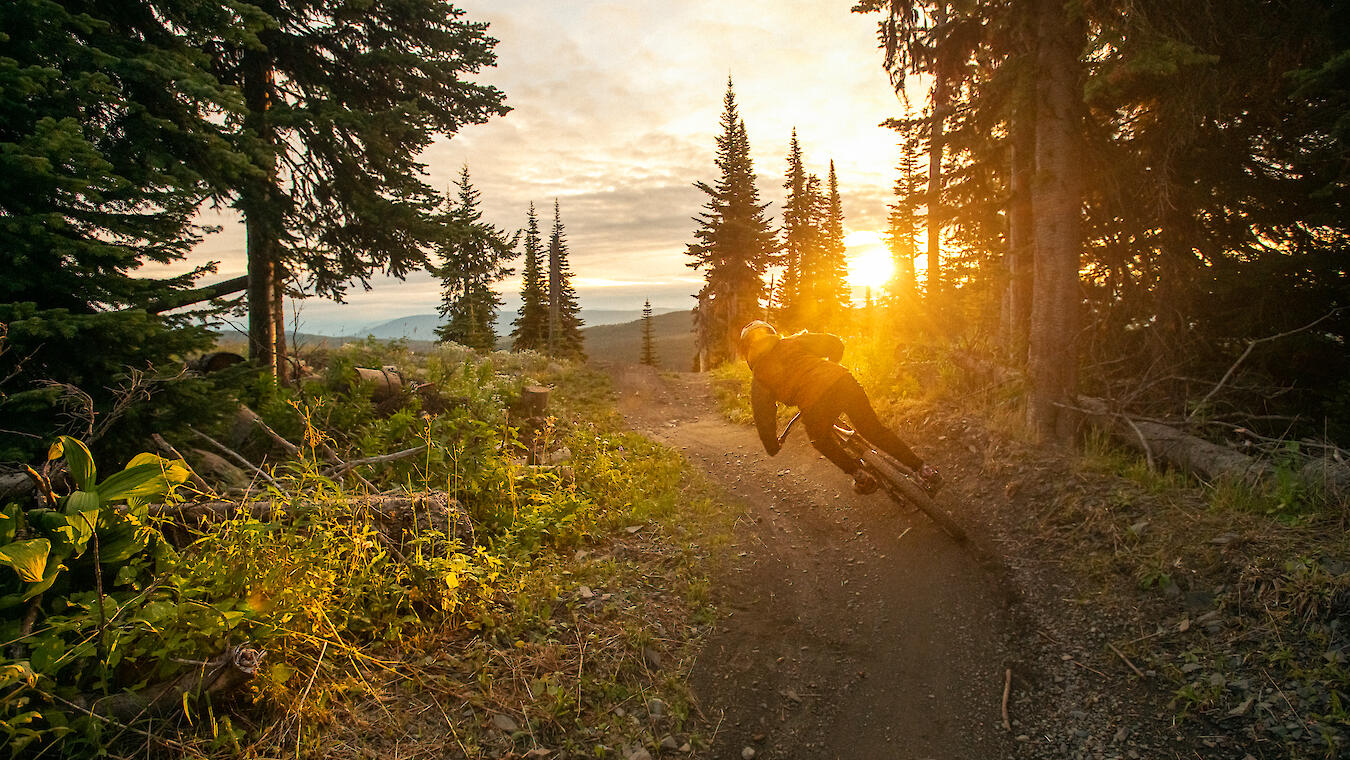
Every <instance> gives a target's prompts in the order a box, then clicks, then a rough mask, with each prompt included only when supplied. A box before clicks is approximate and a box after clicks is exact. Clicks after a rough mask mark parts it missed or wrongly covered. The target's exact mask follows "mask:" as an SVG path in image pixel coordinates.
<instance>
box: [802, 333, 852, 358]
mask: <svg viewBox="0 0 1350 760" xmlns="http://www.w3.org/2000/svg"><path fill="white" fill-rule="evenodd" d="M792 339H793V340H796V341H799V342H800V345H801V347H802V348H804V349H806V350H807V351H810V352H811V353H813V354H815V355H816V356H820V357H824V358H826V359H829V360H830V361H832V362H837V361H839V360H840V359H843V358H844V341H843V340H841V339H840V338H839V336H838V335H831V334H829V333H813V332H808V333H802V334H801V335H794V336H793V337H792Z"/></svg>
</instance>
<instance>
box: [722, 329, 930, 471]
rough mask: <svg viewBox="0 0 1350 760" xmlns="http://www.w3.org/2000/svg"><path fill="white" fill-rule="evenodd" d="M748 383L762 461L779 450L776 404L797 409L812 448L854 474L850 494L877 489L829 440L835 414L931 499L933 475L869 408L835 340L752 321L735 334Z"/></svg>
mask: <svg viewBox="0 0 1350 760" xmlns="http://www.w3.org/2000/svg"><path fill="white" fill-rule="evenodd" d="M739 348H740V353H741V356H742V357H744V358H745V361H746V363H747V364H749V365H750V370H751V371H752V372H754V380H753V381H752V382H751V383H750V407H751V409H752V410H753V411H754V415H755V428H756V429H757V430H758V431H759V439H760V441H761V442H763V444H764V450H765V451H767V452H768V453H769V456H774V455H776V454H777V453H778V451H779V449H781V448H782V444H781V442H780V441H779V440H778V414H777V411H778V404H779V403H783V404H786V405H788V406H796V407H799V408H800V409H801V418H802V424H803V425H804V426H805V427H806V434H807V436H808V437H810V439H811V445H812V446H815V447H816V450H817V451H819V452H820V453H821V454H824V455H825V458H826V459H829V460H830V461H831V462H833V463H834V464H835V465H836V466H838V467H839V469H841V470H843V471H844V472H846V473H848V474H850V475H852V476H853V490H854V491H856V492H858V493H860V494H869V493H872V492H874V491H876V490H877V486H878V483H877V481H876V478H875V477H873V476H872V475H871V473H869V472H867V471H866V470H864V469H862V465H861V463H860V462H859V461H858V460H856V459H854V458H853V457H851V456H849V454H848V453H847V452H845V451H844V449H843V448H842V447H841V446H840V445H839V441H838V440H837V439H836V438H835V437H834V430H833V428H834V422H835V420H837V419H838V418H839V415H840V414H846V415H848V419H849V422H850V423H852V425H853V428H854V429H855V430H857V431H858V433H859V434H860V435H862V437H863V438H866V439H867V440H868V441H870V442H871V443H872V444H873V445H874V446H876V447H878V448H880V449H881V450H882V451H884V452H886V453H887V454H889V455H891V456H892V457H895V458H896V459H898V460H899V461H900V462H901V463H902V464H904V465H905V466H906V467H909V468H910V469H912V470H914V472H916V473H917V474H918V481H919V486H920V487H922V488H923V489H924V490H925V491H927V492H928V493H929V494H930V495H931V494H934V493H936V492H937V490H938V488H940V487H941V485H942V476H941V475H940V474H939V473H938V471H937V470H936V469H934V468H932V467H929V466H928V465H926V464H924V463H923V460H922V459H920V458H919V457H918V456H917V455H916V454H915V453H914V452H913V451H912V450H910V448H909V446H907V445H905V442H904V441H902V440H900V438H899V437H898V436H896V434H895V433H893V432H891V431H890V429H888V428H887V427H886V426H885V425H883V424H882V423H881V420H879V419H877V413H876V412H875V411H874V410H873V409H872V404H871V402H869V401H868V400H867V393H866V392H865V391H863V388H862V386H861V385H859V384H858V381H857V380H856V379H854V377H853V375H851V374H849V371H848V370H847V369H845V368H844V367H843V366H842V365H840V364H839V360H840V359H841V358H843V356H844V342H843V341H842V340H840V339H839V336H837V335H830V334H827V333H812V332H801V333H798V334H796V335H789V336H782V335H779V334H778V331H777V330H775V329H774V328H773V325H771V324H769V323H768V322H762V321H754V322H751V323H750V324H748V325H746V326H745V328H744V329H743V330H741V338H740V343H739Z"/></svg>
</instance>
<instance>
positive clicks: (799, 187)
mask: <svg viewBox="0 0 1350 760" xmlns="http://www.w3.org/2000/svg"><path fill="white" fill-rule="evenodd" d="M783 188H784V189H785V190H787V197H786V199H785V200H784V203H783V246H782V249H781V254H780V258H779V263H781V264H782V266H783V279H782V281H781V282H780V283H779V285H778V290H779V296H778V303H779V308H778V311H777V313H776V314H775V317H776V318H777V320H778V321H779V322H780V323H781V324H780V326H781V327H784V328H787V329H793V328H796V327H797V326H798V325H799V324H800V323H801V321H802V320H801V317H802V311H803V308H804V303H803V300H804V298H803V293H802V286H803V278H802V266H803V260H804V258H805V257H806V256H807V254H808V251H809V249H810V247H811V246H812V245H814V243H815V240H814V238H815V234H814V233H815V230H814V228H813V226H812V219H811V215H812V208H811V199H810V197H809V196H808V195H807V193H806V169H805V167H804V166H803V165H802V149H801V145H800V144H799V143H798V142H797V129H796V128H795V127H794V128H793V130H792V139H791V141H790V142H789V143H788V155H787V172H786V177H785V179H784V180H783Z"/></svg>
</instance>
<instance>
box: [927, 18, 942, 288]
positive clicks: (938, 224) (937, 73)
mask: <svg viewBox="0 0 1350 760" xmlns="http://www.w3.org/2000/svg"><path fill="white" fill-rule="evenodd" d="M935 13H936V18H935V19H934V22H935V23H936V24H937V25H939V26H940V25H942V23H943V22H944V21H945V16H946V5H945V4H939V5H938V7H937V9H936V11H935ZM942 56H943V51H941V50H939V51H938V58H939V64H938V66H936V67H935V70H934V73H933V121H932V124H931V126H930V131H929V135H928V199H927V204H928V213H927V215H926V219H925V220H924V221H925V225H926V226H927V230H928V298H929V300H930V301H931V300H933V299H935V298H938V297H940V296H941V295H942V292H943V289H944V288H945V284H944V280H943V276H942V275H943V273H942V211H941V208H942V150H943V145H942V144H943V131H942V130H943V122H944V121H945V120H946V118H947V98H948V92H947V91H948V87H947V80H946V72H944V71H943V62H942V60H941V59H942Z"/></svg>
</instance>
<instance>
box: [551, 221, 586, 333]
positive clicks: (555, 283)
mask: <svg viewBox="0 0 1350 760" xmlns="http://www.w3.org/2000/svg"><path fill="white" fill-rule="evenodd" d="M581 325H582V322H581V306H580V305H579V304H578V302H577V292H576V290H574V289H573V288H572V269H571V267H569V266H568V264H567V239H566V238H565V237H564V230H563V223H562V213H561V211H560V210H559V207H558V201H557V200H556V199H555V200H554V201H553V233H552V234H551V235H550V236H549V241H548V353H549V354H550V355H552V356H559V357H564V358H569V359H584V358H585V357H586V353H585V351H584V350H583V348H582V343H583V338H582V336H581Z"/></svg>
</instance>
